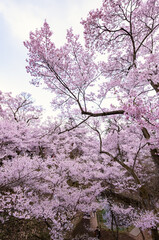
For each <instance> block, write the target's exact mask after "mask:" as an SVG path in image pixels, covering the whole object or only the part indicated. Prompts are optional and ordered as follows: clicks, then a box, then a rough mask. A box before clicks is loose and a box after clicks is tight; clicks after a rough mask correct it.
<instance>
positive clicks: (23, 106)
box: [2, 92, 42, 124]
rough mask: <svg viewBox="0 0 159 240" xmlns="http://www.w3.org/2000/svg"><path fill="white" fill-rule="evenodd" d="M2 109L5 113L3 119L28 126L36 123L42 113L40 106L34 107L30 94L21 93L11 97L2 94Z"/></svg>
mask: <svg viewBox="0 0 159 240" xmlns="http://www.w3.org/2000/svg"><path fill="white" fill-rule="evenodd" d="M2 96H3V101H2V109H3V111H5V112H6V114H5V115H4V116H5V118H7V119H9V120H11V119H12V120H15V121H16V122H22V121H23V122H26V123H27V124H30V122H31V123H33V122H35V120H36V122H37V120H38V119H39V118H40V116H41V113H42V107H41V106H34V104H33V103H34V101H33V99H32V97H31V94H29V93H25V92H22V93H20V94H18V95H17V96H15V97H13V96H12V94H11V93H3V94H2Z"/></svg>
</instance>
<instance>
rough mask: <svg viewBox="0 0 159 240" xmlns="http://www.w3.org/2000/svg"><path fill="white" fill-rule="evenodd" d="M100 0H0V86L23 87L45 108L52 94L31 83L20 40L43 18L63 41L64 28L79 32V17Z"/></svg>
mask: <svg viewBox="0 0 159 240" xmlns="http://www.w3.org/2000/svg"><path fill="white" fill-rule="evenodd" d="M101 2H102V0H0V41H1V42H0V90H2V91H5V92H13V94H18V93H20V92H23V91H26V92H30V93H31V94H32V95H33V98H34V99H35V100H36V103H37V104H40V105H42V104H43V106H44V107H45V108H46V107H48V105H49V101H50V100H51V95H50V94H48V92H46V91H45V90H40V89H39V88H36V87H34V86H32V85H31V84H30V83H29V81H30V80H31V77H30V75H29V74H27V73H26V71H25V65H26V63H25V59H26V57H27V54H26V53H27V52H26V49H25V47H24V46H23V41H24V40H27V39H28V36H29V32H30V31H31V30H35V29H36V28H40V27H41V26H42V24H43V22H44V20H45V19H46V20H47V22H48V23H49V25H50V27H51V29H52V30H53V32H54V40H55V44H56V45H57V46H60V45H62V44H63V43H64V42H65V34H66V29H68V28H70V27H71V26H72V27H73V29H74V31H75V33H80V34H82V31H83V28H82V26H81V25H80V20H81V18H85V17H86V16H87V13H88V11H89V10H91V9H96V8H97V7H100V5H101Z"/></svg>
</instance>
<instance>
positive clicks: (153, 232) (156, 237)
mask: <svg viewBox="0 0 159 240" xmlns="http://www.w3.org/2000/svg"><path fill="white" fill-rule="evenodd" d="M151 235H152V240H159V234H158V231H157V228H151Z"/></svg>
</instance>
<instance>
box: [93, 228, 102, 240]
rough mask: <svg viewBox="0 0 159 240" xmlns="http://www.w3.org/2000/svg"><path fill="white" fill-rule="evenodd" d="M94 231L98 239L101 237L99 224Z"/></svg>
mask: <svg viewBox="0 0 159 240" xmlns="http://www.w3.org/2000/svg"><path fill="white" fill-rule="evenodd" d="M94 232H95V237H97V238H98V239H100V237H101V233H100V229H99V227H98V226H97V228H96V230H95V231H94Z"/></svg>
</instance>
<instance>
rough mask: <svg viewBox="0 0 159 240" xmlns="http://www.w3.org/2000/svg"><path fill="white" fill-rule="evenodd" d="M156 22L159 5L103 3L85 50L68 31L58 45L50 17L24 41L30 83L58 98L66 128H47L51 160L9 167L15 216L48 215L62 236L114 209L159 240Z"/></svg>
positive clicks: (88, 27) (153, 1) (89, 26)
mask: <svg viewBox="0 0 159 240" xmlns="http://www.w3.org/2000/svg"><path fill="white" fill-rule="evenodd" d="M158 20H159V1H158V0H147V1H139V0H124V1H120V0H104V1H103V4H102V6H101V8H99V9H96V10H93V11H91V12H90V13H89V15H88V17H87V19H86V20H82V24H83V26H84V37H85V42H86V46H85V47H84V46H82V44H81V43H80V42H79V36H77V35H74V34H73V30H72V29H70V30H68V31H67V36H66V43H65V44H64V46H62V47H60V48H56V46H55V44H54V43H53V42H52V39H51V37H52V32H51V30H50V28H49V25H48V24H47V22H46V21H45V23H44V25H43V27H42V28H41V29H40V30H36V32H35V33H33V32H31V33H30V40H29V41H25V43H24V45H25V47H26V48H27V49H28V60H27V61H28V66H27V71H28V72H29V73H30V74H31V75H32V76H33V82H32V83H33V84H35V85H39V83H40V81H43V82H44V83H45V84H46V86H47V88H48V89H49V90H50V91H51V92H53V93H54V94H56V98H55V97H54V99H53V101H52V106H53V107H55V108H61V109H62V111H61V116H62V117H64V118H65V119H68V124H65V127H64V128H63V129H62V127H61V126H60V127H59V126H58V127H57V128H56V130H57V131H58V132H56V134H53V133H52V132H51V134H49V133H50V130H49V131H48V132H47V131H44V132H43V134H42V135H41V136H43V138H42V139H43V146H44V147H43V148H41V149H43V150H44V149H45V154H43V155H38V154H37V153H36V154H35V156H34V158H31V157H30V156H26V155H24V156H20V157H16V159H15V164H13V161H11V162H9V161H6V162H5V163H3V165H2V167H3V173H4V175H3V176H2V178H1V186H2V189H4V185H5V181H6V186H7V185H9V186H11V189H13V190H14V191H15V194H16V196H15V198H13V197H11V198H12V200H13V199H15V200H14V201H13V204H14V214H16V216H19V217H20V216H21V217H27V216H29V217H32V216H34V217H37V218H38V217H42V218H43V219H45V220H46V221H47V223H48V225H49V226H50V231H51V233H52V234H53V235H54V239H55V238H57V239H60V238H61V239H63V238H64V231H65V230H66V229H70V228H71V224H72V221H73V218H74V217H75V215H76V213H77V212H78V211H81V212H88V211H91V210H93V209H96V208H105V207H106V206H108V205H109V208H110V209H111V211H112V213H113V214H114V215H116V216H117V217H118V218H119V219H120V218H121V217H122V218H124V219H125V222H126V223H129V224H133V225H135V226H137V227H139V228H140V229H151V232H152V237H153V239H154V240H157V239H158V232H157V226H158V224H159V217H158V206H159V202H158V190H157V185H158V179H159V178H158V177H159V176H158V168H159V154H158V143H159V142H158V141H159V140H158V139H159V131H158V129H159V121H158V116H159V108H158V103H159V100H158V92H159V81H158V37H159V35H158V27H159V24H158ZM100 57H101V58H100ZM103 59H104V60H103ZM110 99H113V101H110ZM15 114H16V110H15V111H13V115H15ZM15 117H16V116H15ZM15 120H16V119H15ZM65 122H66V120H65ZM82 125H84V127H82ZM44 129H45V128H43V130H44ZM50 129H51V127H50ZM43 130H42V131H43ZM45 130H46V129H45ZM41 133H42V132H41ZM60 133H61V134H60ZM62 133H63V134H62ZM51 153H52V155H50V154H51ZM50 156H52V158H50ZM28 158H29V159H28ZM19 159H20V160H19ZM18 161H22V165H21V164H20V163H18V164H17V163H16V162H18ZM29 162H30V165H28V163H29ZM34 162H35V164H34ZM5 164H6V165H5ZM9 164H10V165H9ZM14 165H15V166H17V165H18V166H19V168H17V169H16V170H15V171H14V170H13V169H14ZM21 166H22V167H21ZM7 169H10V173H11V174H10V175H9V173H8V172H7V171H9V170H7ZM18 171H19V172H18ZM16 172H18V173H16ZM19 173H20V174H19ZM5 176H8V177H7V178H6V177H5ZM28 176H29V178H28ZM21 177H22V181H21ZM16 183H18V185H16ZM39 183H40V184H39ZM3 196H4V193H3ZM12 196H13V195H12ZM16 199H18V200H16ZM56 200H57V201H56ZM2 204H4V205H3V207H4V208H5V205H6V204H7V203H6V202H5V199H4V201H3V202H2ZM9 204H10V202H9ZM49 207H50V208H49ZM8 209H9V208H8ZM19 210H20V211H19ZM18 212H19V213H18ZM18 214H19V215H18ZM69 214H70V215H69ZM46 216H48V217H46ZM46 218H47V219H46ZM60 229H61V231H59V230H60ZM58 232H59V234H58Z"/></svg>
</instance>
